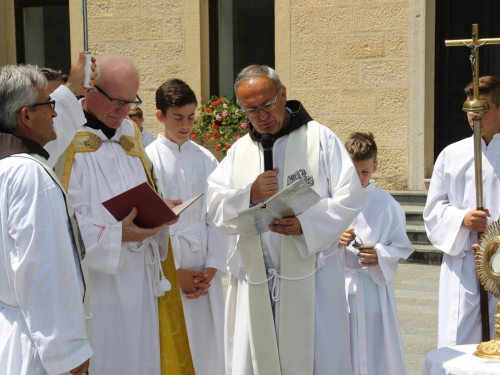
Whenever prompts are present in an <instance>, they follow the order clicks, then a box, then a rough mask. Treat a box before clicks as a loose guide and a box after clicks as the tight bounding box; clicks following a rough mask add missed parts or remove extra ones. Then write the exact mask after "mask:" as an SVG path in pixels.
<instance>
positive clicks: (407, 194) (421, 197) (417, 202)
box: [388, 190, 427, 206]
mask: <svg viewBox="0 0 500 375" xmlns="http://www.w3.org/2000/svg"><path fill="white" fill-rule="evenodd" d="M388 193H389V194H391V195H392V197H393V198H394V199H395V200H396V201H397V202H399V204H400V205H402V206H405V205H412V206H425V201H426V200H427V191H410V190H408V191H405V190H392V191H389V192H388Z"/></svg>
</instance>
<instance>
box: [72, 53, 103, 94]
mask: <svg viewBox="0 0 500 375" xmlns="http://www.w3.org/2000/svg"><path fill="white" fill-rule="evenodd" d="M91 60H92V65H91V69H92V74H91V75H90V85H91V86H94V81H95V79H96V77H97V72H96V71H95V69H96V63H95V62H96V59H95V57H94V56H92V58H91ZM85 61H86V57H85V54H84V53H83V52H80V53H79V54H78V60H77V61H76V62H75V63H74V64H73V65H72V66H71V70H70V72H69V77H68V82H66V87H68V88H69V89H70V90H71V91H72V92H73V94H75V95H84V94H85V91H86V90H88V89H86V88H84V87H83V81H84V79H85Z"/></svg>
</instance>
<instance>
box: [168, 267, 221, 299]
mask: <svg viewBox="0 0 500 375" xmlns="http://www.w3.org/2000/svg"><path fill="white" fill-rule="evenodd" d="M216 273H217V270H216V269H215V268H212V267H208V268H205V270H203V271H202V272H198V271H193V270H186V269H184V268H178V269H177V279H178V280H179V286H180V288H181V290H182V293H183V294H185V295H186V298H187V299H196V298H198V297H200V296H206V295H208V288H210V282H211V281H212V279H213V278H214V276H215V274H216Z"/></svg>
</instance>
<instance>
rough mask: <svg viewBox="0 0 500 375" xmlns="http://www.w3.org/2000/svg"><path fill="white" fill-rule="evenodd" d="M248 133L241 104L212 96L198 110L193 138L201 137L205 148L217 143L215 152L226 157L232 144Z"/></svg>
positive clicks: (246, 121)
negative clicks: (209, 144) (207, 145)
mask: <svg viewBox="0 0 500 375" xmlns="http://www.w3.org/2000/svg"><path fill="white" fill-rule="evenodd" d="M246 133H248V120H247V117H246V116H245V112H243V111H242V109H241V107H240V106H239V104H238V103H236V102H235V101H231V100H229V99H228V98H226V97H221V98H219V97H217V96H212V98H211V99H210V100H209V101H207V102H205V103H203V104H202V105H201V106H200V107H199V108H198V117H197V119H196V122H195V126H194V134H193V135H192V136H191V138H192V139H196V138H197V136H199V137H200V138H201V143H202V144H203V145H204V146H205V145H206V144H208V143H210V142H216V146H215V151H217V152H222V153H223V154H224V156H225V155H226V152H227V150H229V149H230V148H231V144H232V143H234V141H236V140H237V139H239V138H240V137H241V136H243V135H244V134H246ZM193 136H194V138H193Z"/></svg>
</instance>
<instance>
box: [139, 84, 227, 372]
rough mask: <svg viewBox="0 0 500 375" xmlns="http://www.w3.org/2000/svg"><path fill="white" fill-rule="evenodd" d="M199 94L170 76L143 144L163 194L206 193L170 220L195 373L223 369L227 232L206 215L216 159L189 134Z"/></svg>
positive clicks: (158, 95) (158, 94)
mask: <svg viewBox="0 0 500 375" xmlns="http://www.w3.org/2000/svg"><path fill="white" fill-rule="evenodd" d="M197 104H198V102H197V100H196V96H195V94H194V92H193V90H192V89H191V88H190V87H189V86H188V85H187V84H186V83H185V82H183V81H181V80H180V79H170V80H168V81H167V82H165V83H164V84H162V85H161V86H160V87H159V88H158V90H157V91H156V108H157V111H156V117H157V118H158V120H159V121H160V122H161V123H163V132H162V133H160V134H159V135H158V138H157V139H156V140H155V141H154V142H153V143H152V144H151V145H149V146H148V147H147V148H146V152H147V154H148V156H149V157H150V159H151V161H152V162H153V165H154V168H155V169H156V173H157V175H158V180H159V186H160V189H161V191H162V193H163V196H164V197H175V198H178V199H182V200H183V201H186V200H188V199H190V198H192V197H194V196H196V195H198V194H201V193H203V194H204V196H203V197H201V198H200V199H198V200H197V201H195V202H194V203H193V204H192V205H191V206H190V207H189V208H187V209H186V210H185V211H184V212H183V213H182V215H181V216H180V218H179V221H178V222H177V223H176V224H174V225H171V226H170V235H171V238H172V247H173V251H174V258H175V263H176V267H177V277H178V279H179V285H180V287H181V289H182V292H183V294H184V298H183V299H182V303H183V307H184V316H185V318H186V326H187V331H188V337H189V345H190V347H191V354H192V356H193V362H194V366H195V370H196V374H197V375H204V374H206V375H212V374H223V373H224V371H225V370H224V367H225V366H224V346H223V345H224V344H223V341H224V296H223V290H222V280H221V276H222V275H224V274H225V273H226V260H227V248H228V245H227V243H226V239H227V237H226V236H225V235H223V234H221V233H220V232H219V230H218V229H217V228H216V227H215V225H214V223H213V222H212V220H210V219H209V218H208V216H207V208H206V201H205V197H206V191H207V187H208V185H207V179H208V176H209V175H210V173H212V171H213V170H214V169H215V168H216V167H217V164H218V163H217V160H216V159H215V158H214V156H213V155H212V154H211V153H210V152H209V151H208V150H206V149H205V148H203V147H201V146H199V145H197V144H196V143H194V142H192V141H191V140H189V136H190V134H191V131H192V130H193V126H194V118H195V111H196V107H197Z"/></svg>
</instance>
